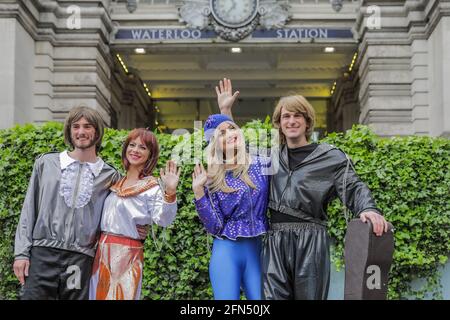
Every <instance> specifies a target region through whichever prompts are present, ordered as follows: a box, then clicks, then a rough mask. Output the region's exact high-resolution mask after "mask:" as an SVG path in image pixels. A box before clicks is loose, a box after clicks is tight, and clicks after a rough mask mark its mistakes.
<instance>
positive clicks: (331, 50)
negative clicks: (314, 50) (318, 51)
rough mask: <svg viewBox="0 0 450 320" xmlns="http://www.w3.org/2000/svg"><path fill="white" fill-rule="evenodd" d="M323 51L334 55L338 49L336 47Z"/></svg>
mask: <svg viewBox="0 0 450 320" xmlns="http://www.w3.org/2000/svg"><path fill="white" fill-rule="evenodd" d="M323 51H324V52H325V53H333V52H335V51H336V49H335V48H334V47H326V48H325V49H324V50H323Z"/></svg>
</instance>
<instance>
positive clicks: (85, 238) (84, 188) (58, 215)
mask: <svg viewBox="0 0 450 320" xmlns="http://www.w3.org/2000/svg"><path fill="white" fill-rule="evenodd" d="M119 178H120V175H119V173H118V172H117V171H116V170H115V169H114V168H113V167H112V166H110V165H108V164H106V163H104V162H103V161H102V160H101V159H99V160H98V161H97V162H96V163H95V164H90V163H81V162H78V161H76V160H74V159H72V158H70V157H69V156H68V154H67V152H66V151H65V152H62V153H56V152H54V153H47V154H44V155H42V156H40V157H39V158H37V159H36V161H35V163H34V167H33V173H32V175H31V179H30V183H29V185H28V190H27V194H26V196H25V201H24V204H23V207H22V212H21V214H20V220H19V224H18V226H17V230H16V238H15V249H14V256H15V258H16V259H18V258H27V257H29V256H30V250H31V247H33V246H39V247H50V248H57V249H63V250H69V251H75V252H78V253H83V254H86V255H89V256H92V257H93V256H95V249H96V244H97V239H98V236H99V232H100V221H101V216H102V210H103V203H104V201H105V198H106V197H107V196H108V194H109V193H110V191H109V187H110V186H111V185H112V184H113V183H114V182H116V181H117V180H118V179H119Z"/></svg>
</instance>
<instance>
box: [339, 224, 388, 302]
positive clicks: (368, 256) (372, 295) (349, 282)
mask: <svg viewBox="0 0 450 320" xmlns="http://www.w3.org/2000/svg"><path fill="white" fill-rule="evenodd" d="M393 253H394V233H393V227H392V225H391V224H390V223H389V229H388V232H386V233H383V235H382V236H380V237H377V236H376V235H375V234H374V233H373V230H372V224H371V223H370V221H367V223H364V222H362V221H361V220H360V219H353V220H351V221H350V222H349V223H348V226H347V233H346V235H345V249H344V259H345V289H344V300H385V299H386V295H387V284H388V280H389V270H390V268H391V264H392V259H393Z"/></svg>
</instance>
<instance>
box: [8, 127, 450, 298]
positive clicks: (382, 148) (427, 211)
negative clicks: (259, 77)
mask: <svg viewBox="0 0 450 320" xmlns="http://www.w3.org/2000/svg"><path fill="white" fill-rule="evenodd" d="M246 128H256V129H258V128H265V129H270V124H269V122H268V119H266V121H265V122H264V123H261V122H260V121H254V122H251V123H249V124H247V126H246ZM126 134H127V131H124V130H122V131H120V130H112V129H107V130H106V133H105V137H104V140H103V148H102V150H101V157H102V158H103V159H104V160H105V161H106V162H108V163H110V164H112V165H114V166H115V167H116V168H118V169H120V170H121V166H120V149H121V145H122V141H123V140H124V137H125V136H126ZM199 134H201V132H198V133H197V135H199ZM198 139H199V137H198V136H197V140H195V141H200V140H198ZM200 139H201V138H200ZM158 140H159V142H160V145H161V157H160V161H159V165H161V164H163V163H165V161H166V160H167V159H168V158H169V157H170V155H171V152H172V151H173V150H174V148H175V146H176V145H180V144H181V145H184V146H186V144H188V143H191V142H192V141H194V140H193V136H181V137H178V138H176V139H174V138H173V137H172V136H170V135H167V134H158ZM324 141H326V142H329V143H333V144H335V145H337V146H339V147H341V148H342V149H343V150H344V151H346V152H347V153H348V154H349V155H350V156H351V157H352V159H353V161H354V163H355V166H356V168H357V171H358V174H359V175H360V177H361V178H362V179H363V180H364V181H365V182H366V183H367V184H368V185H369V187H370V188H371V189H372V191H373V195H374V197H375V198H376V201H377V203H378V205H379V207H380V208H381V209H382V210H383V211H384V213H385V215H386V217H387V219H388V220H389V221H391V222H392V223H393V224H394V226H395V228H396V232H395V240H396V251H395V256H394V264H393V268H392V274H391V280H390V284H389V297H390V298H391V299H398V298H404V297H406V296H409V295H411V294H413V295H415V296H416V297H419V298H420V297H423V294H424V292H425V291H430V290H431V291H435V293H436V297H439V287H438V283H437V282H436V281H437V273H436V270H437V267H438V266H439V265H441V264H444V263H445V262H446V260H447V256H448V254H449V252H450V230H449V226H450V223H449V222H450V199H449V188H450V173H449V170H448V168H449V159H450V142H449V140H447V139H439V138H429V137H404V138H393V139H381V138H377V137H376V136H375V135H374V134H373V133H372V132H370V130H369V129H368V128H367V127H364V126H355V127H354V128H353V129H352V130H351V131H349V132H348V133H347V134H345V135H344V134H330V135H328V137H327V138H325V139H324ZM187 148H191V150H194V147H193V146H189V145H187ZM64 149H65V145H64V142H63V136H62V125H61V124H59V123H46V124H44V125H42V126H34V125H24V126H16V127H14V128H12V129H7V130H0V181H1V183H0V274H1V278H0V299H15V298H16V297H17V290H18V281H17V280H16V278H15V276H14V274H13V272H12V263H13V243H14V233H15V228H16V224H17V221H18V217H19V214H20V210H21V206H22V202H23V199H24V195H25V192H26V188H27V184H28V179H29V177H30V175H31V170H32V165H33V161H34V159H35V157H37V156H38V155H40V154H41V153H44V152H48V151H55V150H57V151H60V150H64ZM196 150H199V147H198V146H197V148H196ZM191 171H192V165H191V164H187V165H184V166H183V171H182V177H181V182H180V185H179V190H178V194H179V212H178V216H177V218H176V220H175V222H174V224H173V225H172V226H171V227H169V228H167V229H161V228H157V227H155V228H154V232H155V237H154V238H155V239H156V241H154V240H153V237H149V238H148V240H147V242H146V249H145V269H144V280H143V294H142V297H143V298H144V299H210V298H211V297H212V291H211V288H210V284H209V277H208V262H209V255H210V249H209V246H210V243H211V238H210V237H208V236H207V235H206V232H205V231H204V229H203V227H202V225H201V224H200V221H199V219H198V217H197V214H196V212H195V208H194V206H193V204H192V200H193V194H192V192H191V187H190V186H191V181H192V179H191ZM329 216H330V220H329V232H330V235H331V236H332V237H333V238H335V239H336V247H335V250H334V254H333V258H334V261H335V263H336V264H337V265H338V266H342V249H343V237H344V234H345V220H344V218H343V215H342V207H341V206H340V204H339V203H338V202H337V201H336V202H334V203H333V204H332V205H330V208H329ZM417 276H419V277H425V278H427V279H428V280H429V282H428V283H429V286H427V287H426V288H424V290H423V292H422V291H420V292H411V289H410V288H409V282H410V281H411V280H412V279H414V277H417Z"/></svg>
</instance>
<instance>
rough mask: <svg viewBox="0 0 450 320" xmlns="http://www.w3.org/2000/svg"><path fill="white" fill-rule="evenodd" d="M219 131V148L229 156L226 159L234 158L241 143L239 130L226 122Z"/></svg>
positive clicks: (218, 128) (220, 126) (219, 127)
mask: <svg viewBox="0 0 450 320" xmlns="http://www.w3.org/2000/svg"><path fill="white" fill-rule="evenodd" d="M217 130H218V131H219V134H218V137H217V139H218V141H217V143H218V146H220V147H221V148H222V151H223V153H224V154H225V155H226V156H227V157H226V158H229V156H234V154H235V152H236V150H237V149H238V148H239V145H240V143H241V135H240V132H239V128H238V127H236V126H235V125H233V124H232V123H230V122H227V121H225V122H223V123H221V124H220V125H219V126H218V127H217Z"/></svg>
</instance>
